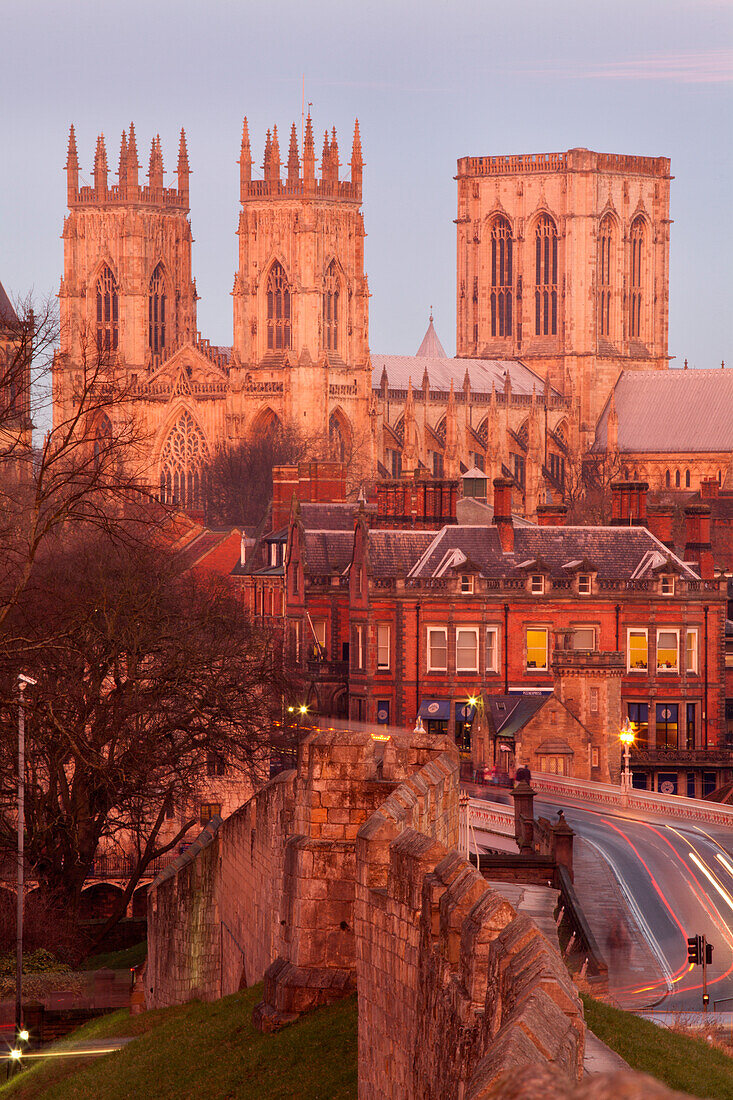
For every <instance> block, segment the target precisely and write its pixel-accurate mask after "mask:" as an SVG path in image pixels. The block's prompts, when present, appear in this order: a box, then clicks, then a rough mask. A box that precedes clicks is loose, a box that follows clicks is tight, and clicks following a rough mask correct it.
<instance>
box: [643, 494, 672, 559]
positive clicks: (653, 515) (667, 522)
mask: <svg viewBox="0 0 733 1100" xmlns="http://www.w3.org/2000/svg"><path fill="white" fill-rule="evenodd" d="M673 525H674V508H672V507H671V506H670V505H668V504H652V505H650V506H649V511H648V516H647V526H648V527H649V530H650V531H651V533H652V534H653V535H655V536H656V537H657V538H658V539H659V541H660V542H663V543H664V545H665V546H667V547H669V549H670V550H674V537H673V534H672V527H673Z"/></svg>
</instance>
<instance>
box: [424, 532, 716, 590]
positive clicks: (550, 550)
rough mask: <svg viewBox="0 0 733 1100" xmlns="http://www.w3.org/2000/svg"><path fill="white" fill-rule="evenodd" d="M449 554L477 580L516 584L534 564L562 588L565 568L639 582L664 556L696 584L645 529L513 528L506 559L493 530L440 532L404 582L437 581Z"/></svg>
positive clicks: (688, 570)
mask: <svg viewBox="0 0 733 1100" xmlns="http://www.w3.org/2000/svg"><path fill="white" fill-rule="evenodd" d="M452 550H460V551H462V553H463V554H465V556H466V557H467V558H469V559H470V560H471V561H472V562H475V564H476V565H477V566H478V568H479V570H480V573H481V575H482V576H484V577H492V578H508V577H514V578H521V577H522V576H523V574H522V571H521V567H522V565H523V564H524V563H527V562H529V561H536V560H538V559H540V560H541V561H542V563H543V567H544V568H546V571H547V575H548V576H549V577H550V578H552V579H555V580H558V581H559V580H564V581H566V582H567V581H568V570H567V569H566V568H565V566H566V565H567V564H568V563H569V562H573V561H582V560H584V559H588V560H589V561H591V562H593V564H594V565H595V567H596V571H597V575H598V577H599V579H601V580H623V579H631V578H632V577H633V578H634V579H640V578H643V577H646V576H647V575H649V572H650V570H652V569H653V568H654V566H655V565H657V564H659V560H660V559H662V558H664V559H666V558H667V557H668V556H669V557H670V558H671V560H672V561H673V562H674V563H675V564H676V565H677V566H678V567H679V568H680V569H681V570H682V571H683V574H684V575H685V576H688V577H691V578H693V579H695V580H697V573H695V572H694V570H692V569H691V568H690V566H689V565H687V564H686V563H685V562H683V561H682V560H681V559H680V558H678V557H677V556H676V555H674V554H670V552H669V550H668V549H667V548H666V547H665V546H664V545H663V544H662V543H661V542H659V540H658V539H656V538H655V537H654V535H652V534H651V532H649V531H647V529H646V528H645V527H515V528H514V550H513V552H512V553H509V554H505V553H503V552H502V549H501V543H500V541H499V534H498V532H497V530H496V527H494V526H479V527H468V526H465V527H461V526H455V527H444V528H443V529H442V530H441V531H439V532H438V533H437V534H436V535H435V536H434V538H433V539H432V541H431V543H430V544H429V545H428V546H427V547H426V549H425V552H424V553H423V555H422V557H421V558H420V559H419V560H418V561H417V562H416V563H415V565H414V566H413V567H412V569H410V570H409V576H410V577H419V578H423V579H425V578H430V577H435V576H437V575H438V574H439V570H440V567H441V565H442V563H443V562H444V561H445V557H446V554H448V553H449V552H450V551H452ZM408 569H409V566H408ZM543 571H544V569H543Z"/></svg>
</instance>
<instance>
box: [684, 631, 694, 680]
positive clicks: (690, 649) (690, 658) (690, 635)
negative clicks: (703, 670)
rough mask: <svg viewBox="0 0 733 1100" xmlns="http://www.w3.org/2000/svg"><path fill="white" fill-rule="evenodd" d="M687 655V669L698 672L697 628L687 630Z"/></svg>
mask: <svg viewBox="0 0 733 1100" xmlns="http://www.w3.org/2000/svg"><path fill="white" fill-rule="evenodd" d="M685 655H686V657H685V665H686V667H687V671H688V672H697V630H688V631H687V639H686V645H685Z"/></svg>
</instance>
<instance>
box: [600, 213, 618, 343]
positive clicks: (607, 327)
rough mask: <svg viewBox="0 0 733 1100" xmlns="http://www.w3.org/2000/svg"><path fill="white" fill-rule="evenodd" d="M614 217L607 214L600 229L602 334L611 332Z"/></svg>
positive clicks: (605, 334) (606, 334)
mask: <svg viewBox="0 0 733 1100" xmlns="http://www.w3.org/2000/svg"><path fill="white" fill-rule="evenodd" d="M613 229H614V225H613V218H612V217H611V215H610V214H606V216H605V218H603V219H602V221H601V224H600V226H599V230H598V331H599V333H600V335H601V336H608V335H609V334H610V332H611V272H612V269H613V260H612V256H613V253H614V250H615V240H614V233H613Z"/></svg>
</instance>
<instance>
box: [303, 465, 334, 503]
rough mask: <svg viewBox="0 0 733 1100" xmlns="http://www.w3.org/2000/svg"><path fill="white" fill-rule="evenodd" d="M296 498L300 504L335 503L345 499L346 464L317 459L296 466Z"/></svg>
mask: <svg viewBox="0 0 733 1100" xmlns="http://www.w3.org/2000/svg"><path fill="white" fill-rule="evenodd" d="M297 496H298V500H299V501H300V502H301V504H306V503H308V504H336V503H341V502H342V501H344V500H345V499H346V466H345V464H344V463H343V462H328V461H325V460H318V461H314V462H301V463H300V464H299V466H298V493H297Z"/></svg>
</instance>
